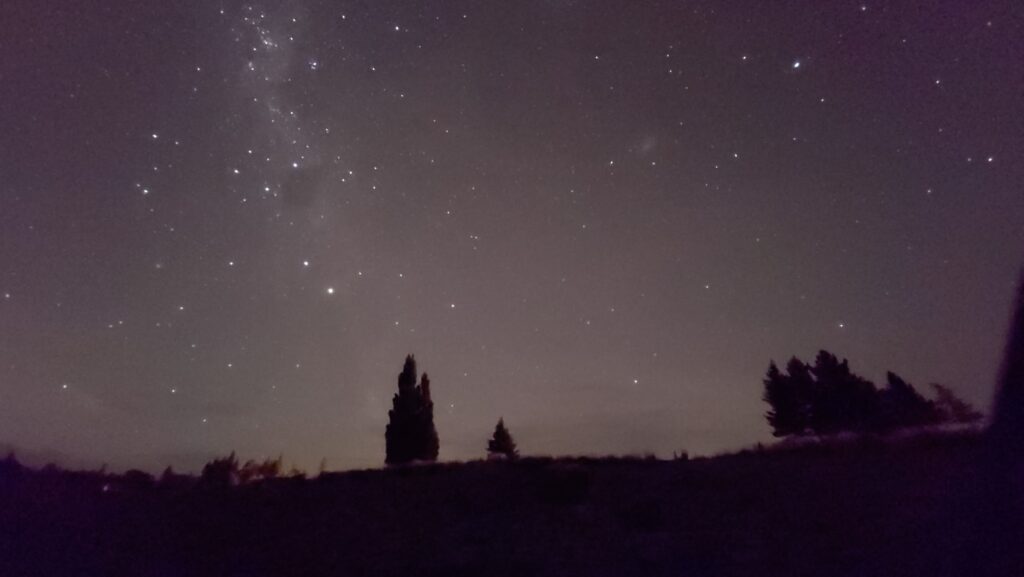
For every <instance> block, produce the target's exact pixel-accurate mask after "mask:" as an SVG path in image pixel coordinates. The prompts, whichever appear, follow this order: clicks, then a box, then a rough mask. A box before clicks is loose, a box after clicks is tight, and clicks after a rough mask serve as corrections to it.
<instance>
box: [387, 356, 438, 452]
mask: <svg viewBox="0 0 1024 577" xmlns="http://www.w3.org/2000/svg"><path fill="white" fill-rule="evenodd" d="M388 421H389V422H388V426H387V429H386V430H385V431H384V440H385V444H386V455H385V458H384V462H385V463H387V464H388V465H398V464H402V463H409V462H412V461H435V460H437V454H438V451H439V449H440V443H439V441H438V438H437V430H436V429H435V428H434V402H433V401H432V400H431V399H430V379H428V378H427V375H426V373H424V374H423V377H422V379H421V380H420V384H419V386H417V385H416V359H415V357H413V356H412V355H409V356H407V357H405V366H403V367H402V372H401V373H400V374H399V375H398V393H396V394H395V396H394V399H393V400H392V409H391V410H390V411H388Z"/></svg>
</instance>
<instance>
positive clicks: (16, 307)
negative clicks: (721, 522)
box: [0, 0, 1024, 471]
mask: <svg viewBox="0 0 1024 577" xmlns="http://www.w3.org/2000/svg"><path fill="white" fill-rule="evenodd" d="M915 4H918V3H913V2H899V3H893V4H890V5H886V4H879V3H875V2H867V3H860V2H845V1H844V2H819V3H811V2H808V3H786V4H785V5H783V3H774V2H772V3H769V2H762V1H760V0H756V1H755V0H751V1H743V2H722V3H716V2H705V1H697V2H684V1H678V2H676V1H673V2H669V1H661V2H633V1H628V2H627V1H622V2H611V1H602V2H583V1H574V0H530V1H523V2H504V1H495V2H475V1H474V2H465V1H464V2H460V1H451V2H449V1H445V2H412V1H394V2H384V1H382V2H377V1H373V2H370V1H360V2H336V1H319V2H318V1H312V0H309V1H307V0H289V1H284V2H268V3H264V4H259V3H238V2H233V1H224V2H215V1H210V2H206V1H203V2H199V1H193V2H166V1H157V0H145V1H140V2H136V1H127V0H118V1H113V0H104V1H99V0H93V1H78V0H74V1H72V0H48V1H46V2H39V1H37V0H5V1H4V2H2V5H0V446H3V447H7V446H11V447H15V448H17V450H18V451H19V454H24V455H25V457H26V458H27V459H31V458H32V457H33V456H35V457H36V458H37V459H57V460H60V461H62V462H64V463H66V464H71V465H80V466H86V465H88V466H95V465H98V464H100V463H103V462H106V463H109V464H110V465H111V467H113V468H115V469H119V468H127V467H140V468H144V469H149V470H153V471H159V470H160V469H162V467H164V466H166V465H174V466H175V467H176V468H177V469H184V470H193V471H194V470H196V469H197V468H198V467H200V466H201V465H202V463H203V462H204V461H206V460H207V459H209V458H210V457H211V456H213V455H217V454H226V453H227V452H229V451H231V450H232V449H234V450H236V451H238V452H239V454H240V456H241V457H242V458H243V459H244V458H250V457H251V458H256V457H263V456H270V457H273V456H277V455H278V454H281V453H283V454H284V457H285V462H286V463H292V462H294V463H296V464H297V465H299V466H301V467H305V468H309V469H315V468H316V467H317V464H318V463H319V462H320V460H321V458H326V459H327V464H328V467H329V468H335V469H346V468H355V467H368V466H380V465H381V464H382V463H383V458H384V427H385V424H386V422H387V410H388V408H390V404H391V396H392V394H393V393H394V392H395V390H396V378H397V375H398V373H399V371H400V370H401V367H402V361H403V359H404V357H405V355H406V354H407V353H414V354H415V355H416V358H417V360H418V362H419V365H420V369H421V370H425V371H426V372H428V373H429V375H430V378H431V381H432V388H433V396H434V401H435V404H436V407H435V420H436V423H437V429H438V432H439V435H440V438H441V458H442V459H448V460H450V459H460V460H461V459H470V458H479V457H482V456H483V455H484V452H485V447H486V440H487V438H488V437H489V435H490V433H491V431H492V430H493V427H494V424H495V422H496V421H497V420H498V418H499V417H504V418H505V422H506V423H507V424H508V426H509V428H510V430H511V432H512V434H513V435H514V436H515V437H516V440H517V441H518V443H519V445H520V448H521V450H522V452H523V453H525V454H580V453H588V454H624V453H633V454H639V453H643V452H647V451H650V452H654V453H656V454H658V455H659V456H663V457H667V456H671V454H672V452H673V451H676V450H688V451H689V452H690V453H691V454H695V453H696V454H706V453H713V452H717V451H723V450H732V449H737V448H740V447H743V446H746V445H750V444H752V443H755V442H758V441H766V440H769V439H770V438H771V437H770V433H769V428H768V426H767V424H766V423H765V421H764V418H763V412H764V411H765V409H766V406H765V405H764V403H763V402H762V401H761V394H762V384H761V378H762V377H763V374H764V371H765V369H766V368H767V366H768V362H769V360H771V359H775V360H778V361H785V360H786V359H788V358H789V357H790V356H792V355H798V356H800V357H802V358H804V359H810V358H813V356H814V355H815V353H816V352H817V350H818V349H820V348H827V349H829V350H831V351H833V352H835V353H837V354H838V355H840V356H844V357H847V358H849V359H850V362H851V365H852V368H853V369H854V370H855V371H857V372H859V373H861V374H863V375H864V376H866V377H868V378H871V379H873V380H875V381H876V382H878V381H884V374H885V371H886V370H889V369H891V370H895V371H896V372H898V373H900V374H901V375H902V376H904V377H905V378H906V379H907V380H909V381H911V382H912V383H915V384H916V385H918V387H919V388H920V389H922V390H924V391H927V390H928V388H927V386H926V385H927V383H929V382H941V383H944V384H947V385H949V386H951V387H953V388H954V390H956V391H958V392H959V393H960V394H961V395H962V396H964V397H965V398H966V399H968V400H970V401H972V402H974V403H976V404H977V405H978V406H979V408H982V409H984V410H987V409H988V407H989V403H990V397H991V395H992V384H993V381H994V378H995V374H996V371H997V365H998V362H999V357H1000V354H1001V347H1002V340H1003V336H1004V332H1005V330H1006V326H1007V323H1008V315H1009V311H1010V300H1011V297H1012V294H1013V286H1014V282H1015V280H1016V278H1017V272H1018V266H1019V264H1020V263H1021V260H1022V257H1024V251H1022V250H1021V249H1022V247H1024V188H1022V185H1024V162H1022V158H1021V153H1022V151H1024V25H1022V24H1024V16H1022V13H1024V10H1022V8H1021V7H1020V5H1019V3H1018V2H1016V1H1014V0H1008V1H1006V2H964V1H962V0H955V1H953V0H948V1H937V2H922V3H920V5H915Z"/></svg>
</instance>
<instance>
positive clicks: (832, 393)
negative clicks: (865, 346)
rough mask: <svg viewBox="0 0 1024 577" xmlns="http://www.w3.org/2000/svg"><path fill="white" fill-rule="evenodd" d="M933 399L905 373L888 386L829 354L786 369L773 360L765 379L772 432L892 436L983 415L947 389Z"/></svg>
mask: <svg viewBox="0 0 1024 577" xmlns="http://www.w3.org/2000/svg"><path fill="white" fill-rule="evenodd" d="M932 388H934V389H935V398H934V399H927V398H925V397H924V396H922V395H921V394H920V393H918V392H917V390H916V389H915V388H914V386H913V385H911V384H910V383H908V382H906V381H905V380H903V379H902V378H900V377H899V375H897V374H895V373H892V372H889V373H887V374H886V384H885V386H884V387H882V388H879V387H876V386H875V384H874V383H872V382H871V381H869V380H867V379H865V378H864V377H861V376H860V375H857V374H856V373H854V372H853V371H851V370H850V366H849V363H848V362H847V361H846V359H843V360H842V361H841V362H840V361H839V359H838V358H836V356H835V355H834V354H832V353H830V352H828V351H820V352H819V353H818V356H817V357H816V358H815V359H814V364H813V365H812V364H809V363H805V362H803V361H801V360H800V359H798V358H796V357H793V358H792V359H790V360H789V362H788V363H787V364H786V369H785V371H781V370H779V367H778V366H776V364H775V362H774V361H773V362H772V363H771V364H770V365H769V367H768V373H767V375H766V376H765V379H764V400H765V402H767V403H768V405H769V406H770V407H771V408H770V410H769V411H768V412H767V413H766V414H765V416H766V417H767V419H768V424H769V425H771V427H772V434H774V435H775V436H776V437H786V436H791V435H829V434H835V433H840V432H855V433H866V432H888V431H893V430H896V429H903V428H910V427H923V426H929V425H938V424H944V423H973V422H977V421H978V420H980V419H981V416H982V415H981V413H979V412H978V411H976V410H974V408H973V407H972V406H971V405H970V404H968V403H967V402H965V401H963V400H962V399H960V398H959V397H957V396H956V395H955V394H954V393H953V391H951V390H950V389H949V388H947V387H944V386H942V385H938V384H933V385H932Z"/></svg>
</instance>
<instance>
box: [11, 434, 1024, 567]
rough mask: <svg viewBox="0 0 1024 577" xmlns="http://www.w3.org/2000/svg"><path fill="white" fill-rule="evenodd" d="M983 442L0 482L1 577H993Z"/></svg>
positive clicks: (997, 563) (995, 559) (996, 562)
mask: <svg viewBox="0 0 1024 577" xmlns="http://www.w3.org/2000/svg"><path fill="white" fill-rule="evenodd" d="M981 447H982V445H981V442H980V441H979V440H978V438H977V437H975V436H974V435H959V436H946V437H940V438H919V439H914V440H907V441H903V442H901V443H899V444H896V445H892V444H881V443H871V442H857V443H848V444H844V445H842V446H813V447H804V448H800V449H790V450H765V451H748V452H744V453H740V454H736V455H728V456H722V457H717V458H712V459H695V460H691V461H657V460H642V459H599V460H593V459H559V460H550V459H523V460H521V461H518V462H474V463H467V464H451V465H433V466H424V467H412V468H404V469H394V470H380V471H374V470H371V471H356V472H350V473H335V474H325V475H322V476H321V477H319V478H317V479H312V480H297V479H284V480H274V481H269V482H263V483H260V484H255V485H247V486H242V487H237V488H233V489H219V490H214V489H207V490H203V489H201V488H190V489H173V490H172V489H164V488H160V487H156V488H145V487H135V488H130V487H125V486H121V485H119V484H117V481H116V479H113V478H104V477H102V476H99V475H89V474H78V475H74V474H68V473H63V474H61V473H53V472H50V473H44V472H28V471H22V473H21V474H20V475H18V474H13V475H12V474H10V473H6V474H5V476H4V478H3V481H2V483H3V485H2V493H0V501H2V502H0V527H2V531H3V533H2V534H0V537H2V539H0V543H2V545H0V556H2V558H0V561H2V565H0V567H2V568H3V570H2V571H0V573H2V574H3V575H154V576H155V575H239V576H241V575H247V576H251V575H256V576H262V575H405V574H419V575H491V576H493V575H753V574H757V575H964V574H968V572H970V573H974V574H978V573H985V572H988V573H989V574H998V573H997V571H1002V570H1003V569H1008V568H1010V567H1011V566H1010V563H1011V562H1019V558H1018V557H1017V555H1018V554H1019V552H1018V551H1010V550H1002V551H999V550H998V543H999V542H1004V543H1005V542H1007V541H1005V540H999V539H989V538H987V537H986V535H987V534H988V533H992V532H993V531H994V530H996V529H998V527H994V526H991V525H989V524H987V520H986V519H985V517H984V507H985V505H984V503H985V501H986V497H985V495H986V492H985V490H984V486H985V485H984V483H985V481H984V477H983V476H982V474H981V473H980V472H979V471H980V469H979V468H978V466H977V465H978V462H979V459H980V458H981ZM104 486H106V491H104V490H103V487H104ZM1004 537H1005V536H1004ZM979 555H984V557H981V558H980V559H981V560H980V561H979V558H978V556H979ZM978 563H982V564H981V565H979V564H978ZM1017 567H1018V568H1019V565H1017ZM968 569H972V570H971V571H968ZM965 571H968V572H965ZM1018 574H1019V573H1018Z"/></svg>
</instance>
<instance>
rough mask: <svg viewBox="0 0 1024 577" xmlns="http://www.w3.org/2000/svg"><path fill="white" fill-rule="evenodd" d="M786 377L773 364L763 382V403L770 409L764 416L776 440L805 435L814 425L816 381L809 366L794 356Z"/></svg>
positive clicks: (788, 366)
mask: <svg viewBox="0 0 1024 577" xmlns="http://www.w3.org/2000/svg"><path fill="white" fill-rule="evenodd" d="M786 372H787V373H788V374H783V373H782V372H781V371H779V368H778V367H777V366H776V365H775V363H774V362H772V363H771V364H770V365H769V366H768V374H767V375H765V379H764V401H765V402H766V403H768V405H769V406H770V407H771V409H770V410H769V411H768V412H767V413H765V417H766V418H767V419H768V424H769V425H771V426H772V434H773V435H774V436H776V437H785V436H787V435H802V434H804V433H807V432H809V430H810V426H811V416H812V414H811V408H812V400H813V398H812V393H813V389H814V379H813V378H812V377H811V373H810V370H809V368H808V367H807V365H806V364H805V363H804V362H803V361H801V360H800V359H798V358H796V357H793V358H792V359H790V360H789V363H787V364H786Z"/></svg>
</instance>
